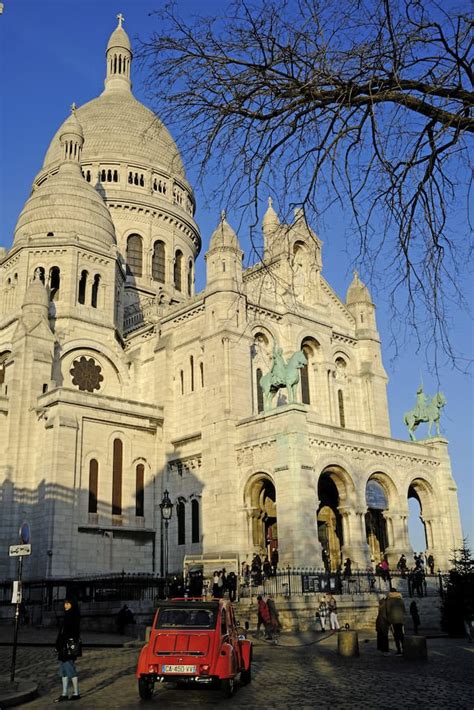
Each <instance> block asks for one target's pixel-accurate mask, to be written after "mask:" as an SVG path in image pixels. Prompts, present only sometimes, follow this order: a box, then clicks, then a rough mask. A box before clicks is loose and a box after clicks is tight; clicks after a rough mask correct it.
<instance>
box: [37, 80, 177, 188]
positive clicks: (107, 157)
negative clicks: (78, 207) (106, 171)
mask: <svg viewBox="0 0 474 710" xmlns="http://www.w3.org/2000/svg"><path fill="white" fill-rule="evenodd" d="M76 115H77V118H78V119H79V122H80V124H81V126H82V130H83V131H84V148H83V151H82V156H81V163H90V162H95V161H98V162H101V163H107V162H112V163H114V162H123V161H127V162H128V163H132V164H133V163H138V164H145V165H149V166H151V167H152V168H157V169H159V168H162V169H163V170H164V171H165V172H166V173H168V174H170V175H174V176H176V177H178V178H180V179H181V180H186V175H185V171H184V166H183V161H182V160H181V156H180V154H179V151H178V148H177V146H176V143H175V142H174V140H173V138H172V137H171V134H170V133H169V131H168V129H167V128H165V126H164V125H163V123H162V122H161V121H160V120H159V118H157V117H156V116H155V114H154V113H153V112H152V111H150V110H149V109H148V108H146V107H145V106H144V105H143V104H141V103H140V102H139V101H137V100H136V98H135V97H134V96H133V94H132V93H131V92H127V91H105V92H104V93H103V94H102V95H101V96H99V97H97V98H96V99H92V101H89V102H88V103H86V104H84V105H83V106H81V107H80V108H78V109H77V111H76ZM63 126H64V124H63V125H62V126H61V127H60V129H59V130H58V131H57V132H56V135H55V136H54V138H53V140H52V141H51V144H50V146H49V148H48V151H47V153H46V157H45V159H44V164H43V170H45V169H46V170H50V169H51V168H53V167H54V166H55V165H57V164H59V162H60V159H61V149H60V145H59V140H58V138H59V136H60V135H61V133H62V132H63Z"/></svg>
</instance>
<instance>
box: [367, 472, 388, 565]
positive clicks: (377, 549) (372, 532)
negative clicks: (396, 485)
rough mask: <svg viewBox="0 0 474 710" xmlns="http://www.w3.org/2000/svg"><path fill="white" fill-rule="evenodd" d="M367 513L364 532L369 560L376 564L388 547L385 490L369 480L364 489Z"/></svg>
mask: <svg viewBox="0 0 474 710" xmlns="http://www.w3.org/2000/svg"><path fill="white" fill-rule="evenodd" d="M365 500H366V503H367V513H366V514H365V532H366V535H367V544H368V546H369V549H370V558H371V559H373V560H374V561H375V563H376V564H377V563H378V562H380V561H381V560H382V558H383V555H384V553H385V550H386V549H387V547H388V535H387V522H386V520H385V517H384V511H386V510H388V500H387V494H386V491H385V488H384V487H383V485H382V484H381V483H380V481H377V480H375V479H374V478H370V479H369V480H368V481H367V486H366V489H365Z"/></svg>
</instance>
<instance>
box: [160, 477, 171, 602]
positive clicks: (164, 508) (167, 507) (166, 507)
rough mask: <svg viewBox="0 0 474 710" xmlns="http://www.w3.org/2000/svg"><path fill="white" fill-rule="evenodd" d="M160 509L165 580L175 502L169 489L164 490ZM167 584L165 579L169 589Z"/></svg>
mask: <svg viewBox="0 0 474 710" xmlns="http://www.w3.org/2000/svg"><path fill="white" fill-rule="evenodd" d="M160 509H161V518H162V520H163V522H164V524H165V546H164V558H165V564H164V574H165V580H166V579H167V577H168V525H169V522H170V520H171V516H172V515H173V503H172V502H171V500H170V494H169V493H168V491H167V490H165V491H163V498H162V499H161V503H160ZM167 586H168V585H167V583H166V581H165V589H167Z"/></svg>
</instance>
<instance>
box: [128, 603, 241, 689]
mask: <svg viewBox="0 0 474 710" xmlns="http://www.w3.org/2000/svg"><path fill="white" fill-rule="evenodd" d="M251 663H252V643H251V641H249V640H247V639H246V638H245V635H243V634H242V633H240V631H239V628H238V625H237V623H236V620H235V616H234V609H233V607H232V604H231V603H230V602H229V601H227V600H226V599H215V600H211V601H203V599H201V598H200V599H172V600H169V601H163V602H160V603H159V605H158V609H157V611H156V614H155V618H154V620H153V626H152V628H151V630H150V638H149V641H148V642H147V643H146V644H145V646H144V647H143V649H142V651H141V653H140V656H139V658H138V665H137V670H136V677H137V678H138V692H139V694H140V697H141V698H143V699H144V700H146V699H149V698H151V696H152V694H153V687H154V684H155V683H156V682H160V683H177V684H178V685H181V684H183V683H186V684H190V685H192V684H199V683H214V684H215V685H219V686H220V687H221V688H222V690H223V692H224V695H225V696H226V697H230V696H232V694H233V692H234V682H235V679H236V677H237V676H239V675H240V682H241V683H242V684H244V685H246V684H247V683H250V680H251Z"/></svg>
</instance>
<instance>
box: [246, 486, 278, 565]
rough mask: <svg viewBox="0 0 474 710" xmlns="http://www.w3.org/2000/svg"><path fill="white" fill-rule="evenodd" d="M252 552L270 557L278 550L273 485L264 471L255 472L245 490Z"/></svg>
mask: <svg viewBox="0 0 474 710" xmlns="http://www.w3.org/2000/svg"><path fill="white" fill-rule="evenodd" d="M245 502H246V504H247V510H248V516H249V522H250V526H251V530H250V536H251V539H250V542H251V545H252V548H253V552H255V553H257V552H258V553H259V554H260V555H262V554H263V555H264V556H265V557H268V558H269V559H270V558H271V554H272V552H273V551H274V550H278V527H277V507H276V491H275V485H274V483H273V481H272V480H271V478H270V476H268V475H267V474H265V473H261V474H256V475H255V476H253V477H252V478H251V479H250V481H249V482H248V484H247V487H246V491H245Z"/></svg>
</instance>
